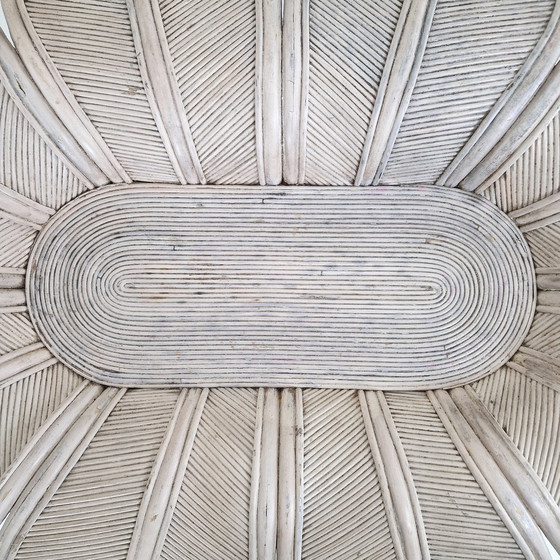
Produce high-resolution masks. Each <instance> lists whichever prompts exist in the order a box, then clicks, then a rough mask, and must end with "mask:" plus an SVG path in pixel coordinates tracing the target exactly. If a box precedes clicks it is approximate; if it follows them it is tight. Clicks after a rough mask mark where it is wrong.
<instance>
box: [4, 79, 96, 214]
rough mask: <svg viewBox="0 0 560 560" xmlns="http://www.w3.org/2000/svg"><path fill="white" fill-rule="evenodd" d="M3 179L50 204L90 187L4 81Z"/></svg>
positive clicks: (17, 190)
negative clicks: (31, 118)
mask: <svg viewBox="0 0 560 560" xmlns="http://www.w3.org/2000/svg"><path fill="white" fill-rule="evenodd" d="M0 106H1V107H2V109H1V110H0V143H1V145H2V150H1V151H0V183H1V184H4V185H5V186H7V187H9V188H10V189H13V190H14V191H16V192H18V193H19V194H21V195H23V196H25V197H27V198H30V199H31V200H34V201H35V202H38V203H40V204H42V205H44V206H47V207H49V208H60V207H61V206H62V205H63V204H64V203H66V202H68V201H69V200H72V199H73V198H74V197H76V196H77V195H79V194H80V193H82V192H84V191H85V190H87V188H88V185H87V184H86V183H88V184H89V181H88V180H87V179H86V178H85V177H83V176H82V174H81V173H80V171H79V170H78V169H77V168H76V167H75V166H74V165H73V164H72V163H71V161H70V160H69V159H68V158H67V157H65V155H64V154H63V153H62V152H60V151H59V150H58V149H57V148H56V145H55V144H54V142H52V141H51V140H50V139H49V137H48V135H46V133H45V132H44V131H41V130H39V131H37V130H36V129H35V128H34V127H33V126H32V124H31V122H30V121H29V120H28V119H27V118H26V116H25V115H24V114H23V112H22V111H21V110H20V109H19V108H18V107H17V104H16V102H15V101H14V100H13V99H12V98H11V97H10V95H9V94H8V92H7V91H6V88H5V87H4V86H3V85H2V84H0Z"/></svg>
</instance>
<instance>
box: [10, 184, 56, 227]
mask: <svg viewBox="0 0 560 560" xmlns="http://www.w3.org/2000/svg"><path fill="white" fill-rule="evenodd" d="M53 214H54V210H53V209H52V208H48V207H46V206H43V205H42V204H39V203H38V202H34V201H33V200H30V199H29V198H26V197H25V196H22V195H20V194H18V193H17V192H16V191H14V190H12V189H9V188H8V187H6V186H5V185H2V184H0V217H4V218H7V219H9V220H12V221H14V222H17V223H18V224H22V225H24V226H28V227H31V228H33V229H37V230H39V229H41V227H42V226H43V224H45V222H46V221H47V220H48V219H49V218H50V217H51V216H52V215H53Z"/></svg>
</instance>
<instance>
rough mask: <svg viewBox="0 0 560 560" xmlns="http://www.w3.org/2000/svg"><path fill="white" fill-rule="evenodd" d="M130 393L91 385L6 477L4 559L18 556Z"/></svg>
mask: <svg viewBox="0 0 560 560" xmlns="http://www.w3.org/2000/svg"><path fill="white" fill-rule="evenodd" d="M124 393H125V389H120V390H119V389H113V388H108V389H103V388H101V387H99V386H95V385H89V386H88V387H86V388H85V389H84V390H83V391H81V392H80V394H79V395H77V396H76V398H75V399H74V400H73V401H72V402H71V403H70V404H69V405H68V407H67V408H66V409H65V414H63V415H61V416H60V417H59V418H58V420H57V421H56V422H53V424H51V425H50V426H49V428H50V429H49V430H48V431H47V430H45V431H44V432H43V433H42V434H41V435H42V437H41V438H40V439H39V438H37V443H36V445H34V446H33V448H32V449H29V451H28V452H27V453H26V451H25V450H24V452H23V456H24V457H23V459H22V460H21V461H17V462H16V463H15V464H14V465H13V466H12V467H11V468H10V470H9V471H8V472H7V473H6V474H5V475H4V477H3V479H2V484H1V488H2V490H1V491H2V498H3V499H2V506H1V507H0V519H2V520H3V525H2V527H1V529H0V553H1V554H2V556H3V557H4V558H6V559H7V560H12V559H13V558H15V556H16V552H17V548H18V545H19V544H20V543H21V541H22V540H23V538H24V536H25V535H26V533H27V532H28V531H29V529H30V528H31V526H32V525H33V523H34V522H35V520H36V519H37V517H38V516H39V514H40V512H41V511H42V510H43V508H44V507H45V505H46V503H47V502H48V500H49V499H50V497H51V496H52V495H53V494H54V492H55V491H56V490H57V489H58V487H59V486H60V485H61V484H62V482H63V480H64V478H65V477H66V475H67V474H68V472H69V471H70V469H71V468H72V467H73V466H74V464H75V463H76V462H77V460H78V459H79V457H80V456H81V455H82V453H83V452H84V451H85V449H86V448H87V446H88V444H89V443H90V441H91V440H92V438H93V437H94V435H95V433H96V432H97V430H98V429H99V428H100V427H101V425H102V424H103V422H104V421H105V419H106V418H107V416H108V415H109V414H110V412H111V411H112V410H113V408H114V407H115V405H116V404H117V403H118V401H119V400H120V398H121V397H122V395H123V394H124ZM53 451H54V452H53Z"/></svg>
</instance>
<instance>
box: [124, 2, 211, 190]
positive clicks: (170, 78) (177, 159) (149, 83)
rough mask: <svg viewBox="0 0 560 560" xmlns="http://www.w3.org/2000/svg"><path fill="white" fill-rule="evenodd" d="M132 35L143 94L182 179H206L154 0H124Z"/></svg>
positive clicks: (195, 180)
mask: <svg viewBox="0 0 560 560" xmlns="http://www.w3.org/2000/svg"><path fill="white" fill-rule="evenodd" d="M127 6H128V12H129V14H130V23H131V29H132V36H133V38H134V44H135V46H136V54H137V56H138V60H139V66H140V72H141V73H142V77H143V81H144V83H145V84H146V95H147V97H148V100H149V102H150V107H151V109H152V113H153V115H154V119H155V121H156V124H157V126H158V130H159V132H160V134H161V137H162V140H163V143H164V145H165V147H166V149H167V153H168V154H169V159H170V161H171V162H172V164H173V169H174V170H175V173H176V174H177V177H179V180H180V182H181V183H194V184H201V183H205V182H206V181H205V179H204V173H203V171H202V167H201V166H200V162H199V161H198V155H197V153H196V149H195V147H194V143H193V139H192V135H191V131H190V127H189V123H188V121H187V116H186V114H185V110H184V108H183V103H182V101H181V96H180V92H179V89H178V87H177V83H176V81H175V76H174V75H173V73H172V71H171V56H170V54H169V50H168V46H167V42H166V39H165V32H164V29H163V23H162V20H161V13H160V9H159V4H158V2H157V1H155V0H154V1H151V2H145V1H144V0H127Z"/></svg>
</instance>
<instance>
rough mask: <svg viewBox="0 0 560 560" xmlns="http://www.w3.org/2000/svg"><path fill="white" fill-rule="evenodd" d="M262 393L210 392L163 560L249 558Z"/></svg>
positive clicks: (231, 390) (170, 526) (245, 390)
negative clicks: (253, 484) (258, 398)
mask: <svg viewBox="0 0 560 560" xmlns="http://www.w3.org/2000/svg"><path fill="white" fill-rule="evenodd" d="M258 392H259V390H258V389H212V390H210V392H209V395H208V399H207V400H206V404H205V407H204V411H203V413H202V418H201V419H200V423H199V427H198V430H197V434H196V438H195V442H194V446H193V449H192V451H191V455H190V458H189V462H188V466H187V471H186V473H185V477H184V480H183V484H182V486H181V491H180V493H179V496H178V498H177V503H176V506H175V511H174V514H173V517H172V519H171V524H170V525H169V530H168V532H167V538H166V540H165V543H164V546H163V549H162V553H161V558H162V560H181V559H183V558H185V557H188V556H189V555H190V556H191V557H192V558H193V560H207V559H208V558H211V557H212V556H214V557H216V558H219V559H223V560H226V559H229V558H243V559H247V558H248V557H249V544H250V543H249V525H250V522H249V520H250V504H251V496H250V494H251V480H252V464H253V453H254V438H255V420H256V417H257V394H258ZM160 394H161V392H160Z"/></svg>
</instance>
